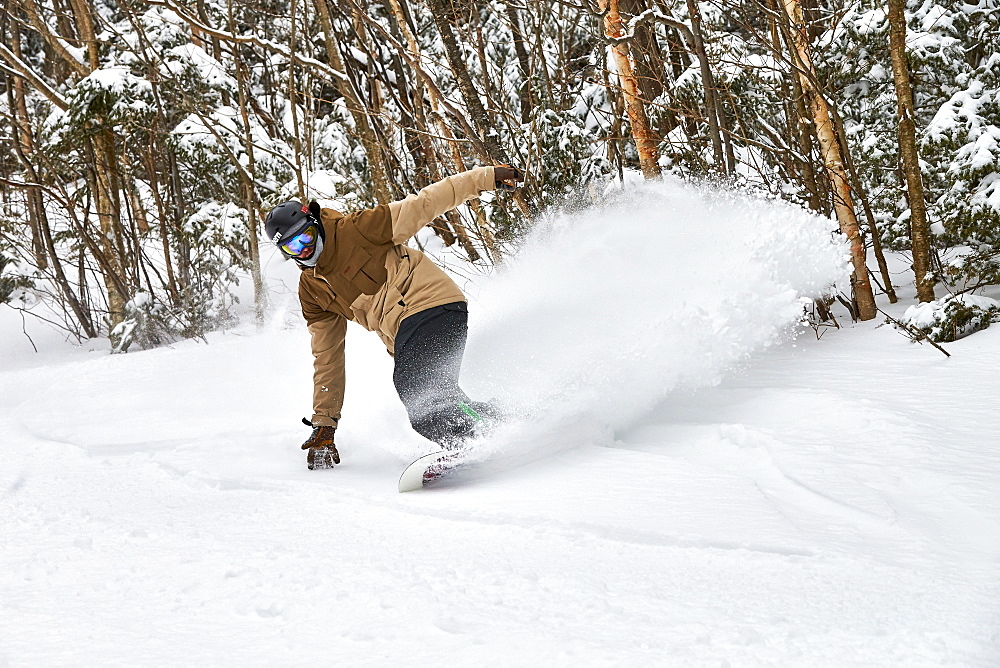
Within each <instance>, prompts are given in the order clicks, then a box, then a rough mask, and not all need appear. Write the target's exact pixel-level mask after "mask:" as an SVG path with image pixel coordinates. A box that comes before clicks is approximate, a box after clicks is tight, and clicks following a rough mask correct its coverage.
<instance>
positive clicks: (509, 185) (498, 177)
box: [493, 165, 524, 192]
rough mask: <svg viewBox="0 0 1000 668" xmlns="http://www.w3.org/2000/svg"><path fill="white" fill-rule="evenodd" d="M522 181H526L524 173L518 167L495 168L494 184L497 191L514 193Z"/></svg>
mask: <svg viewBox="0 0 1000 668" xmlns="http://www.w3.org/2000/svg"><path fill="white" fill-rule="evenodd" d="M521 181H524V172H522V171H521V170H520V169H518V168H517V167H512V166H510V165H497V166H496V167H494V168H493V183H494V187H495V189H496V190H502V191H504V192H514V191H515V190H517V184H518V183H519V182H521Z"/></svg>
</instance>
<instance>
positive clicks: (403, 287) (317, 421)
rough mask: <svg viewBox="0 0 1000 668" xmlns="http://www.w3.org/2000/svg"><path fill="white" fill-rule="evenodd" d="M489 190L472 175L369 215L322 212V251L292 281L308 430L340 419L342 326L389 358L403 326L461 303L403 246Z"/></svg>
mask: <svg viewBox="0 0 1000 668" xmlns="http://www.w3.org/2000/svg"><path fill="white" fill-rule="evenodd" d="M493 188H494V180H493V168H492V167H477V168H476V169H470V170H469V171H467V172H463V173H462V174H456V175H455V176H450V177H448V178H446V179H443V180H441V181H438V182H437V183H434V184H431V185H429V186H427V187H426V188H424V189H423V190H421V191H420V192H418V193H416V194H413V195H410V196H409V197H407V198H406V199H404V200H401V201H399V202H392V203H391V204H388V205H382V206H378V207H376V208H374V209H368V210H365V211H359V212H357V213H352V214H348V215H346V216H345V215H343V214H341V213H338V212H337V211H334V210H333V209H323V210H322V212H321V219H322V225H323V230H324V233H325V235H326V238H325V239H324V242H323V251H322V253H320V256H319V259H318V261H317V263H316V266H315V267H305V268H303V271H302V274H301V276H300V277H299V302H300V303H301V304H302V315H303V316H305V319H306V324H307V326H308V327H309V333H310V334H311V335H312V352H313V357H314V358H315V363H314V367H315V372H314V374H313V384H314V389H313V416H312V422H313V424H314V425H317V426H322V425H336V424H337V421H338V420H339V419H340V410H341V407H342V406H343V404H344V337H345V336H346V334H347V320H353V321H355V322H357V323H359V324H360V325H362V326H363V327H364V328H366V329H369V330H371V331H373V332H376V333H377V334H378V335H379V337H380V338H381V339H382V342H383V343H385V347H386V349H387V350H388V351H389V354H390V355H391V354H393V352H394V344H395V339H396V332H397V331H399V323H400V321H401V320H402V319H403V318H405V317H406V316H408V315H412V314H414V313H417V312H419V311H423V310H425V309H429V308H432V307H434V306H440V305H442V304H449V303H451V302H456V301H464V300H465V295H464V294H462V291H461V290H460V289H459V287H458V286H457V285H456V284H455V282H454V281H453V280H452V279H451V278H449V277H448V275H447V274H445V273H444V271H442V270H441V268H440V267H438V266H437V265H436V264H434V263H433V262H432V261H431V260H430V259H428V258H427V257H426V256H425V255H424V254H423V253H421V252H420V251H419V250H416V249H414V248H409V247H408V246H406V245H404V244H405V243H406V240H407V239H409V238H410V237H412V236H413V235H414V234H416V233H417V231H418V230H420V228H422V227H423V226H424V225H426V224H428V223H430V222H431V221H432V220H434V219H435V218H437V217H438V216H440V215H441V214H443V213H445V212H446V211H449V210H451V209H454V208H455V207H457V206H458V205H460V204H462V203H463V202H465V201H467V200H469V199H471V198H473V197H476V196H478V195H479V193H480V192H482V191H484V190H493Z"/></svg>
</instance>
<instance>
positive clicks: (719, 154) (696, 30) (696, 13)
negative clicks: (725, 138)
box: [687, 0, 728, 173]
mask: <svg viewBox="0 0 1000 668" xmlns="http://www.w3.org/2000/svg"><path fill="white" fill-rule="evenodd" d="M687 9H688V17H689V18H690V19H691V39H692V41H693V42H694V44H692V46H693V47H694V51H695V55H696V56H697V57H698V65H699V67H700V69H701V85H702V88H703V89H704V91H705V116H706V118H708V133H709V136H710V137H711V139H712V157H713V159H714V161H715V168H716V169H718V170H719V171H720V172H722V173H726V172H727V171H728V169H727V164H726V160H725V155H724V153H723V147H722V127H721V126H722V122H723V118H722V114H721V113H719V112H720V110H719V100H718V95H717V92H718V91H717V90H716V88H715V76H714V75H713V74H712V68H711V66H710V65H709V63H708V52H707V51H706V50H705V41H704V40H703V39H702V33H701V11H700V10H699V9H698V2H697V0H687Z"/></svg>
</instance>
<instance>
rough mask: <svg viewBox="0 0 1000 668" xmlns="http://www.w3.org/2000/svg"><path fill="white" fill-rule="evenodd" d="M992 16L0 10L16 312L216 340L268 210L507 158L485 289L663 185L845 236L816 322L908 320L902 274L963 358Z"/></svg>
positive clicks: (996, 13)
mask: <svg viewBox="0 0 1000 668" xmlns="http://www.w3.org/2000/svg"><path fill="white" fill-rule="evenodd" d="M998 4H1000V3H998V2H997V0H977V2H967V1H964V0H955V1H950V2H946V1H943V0H942V1H936V0H849V1H846V0H845V1H843V2H842V1H839V0H838V1H833V2H829V1H827V0H710V1H707V2H696V0H685V1H684V2H681V1H678V0H599V2H597V3H596V4H595V3H592V2H584V3H577V2H571V1H552V2H534V1H532V0H522V1H519V2H506V3H504V2H496V1H493V2H485V3H471V2H462V1H457V0H456V1H453V0H423V1H421V2H416V1H414V2H411V1H410V0H376V1H374V2H363V1H361V0H337V1H336V2H330V1H328V0H304V1H302V2H299V1H298V0H291V1H285V0H275V1H272V2H253V1H251V2H244V1H241V0H227V1H225V2H222V1H216V0H191V1H188V2H181V1H180V0H154V1H152V2H130V1H125V0H121V1H117V2H116V1H115V0H99V1H94V0H5V2H4V5H3V13H2V15H0V34H2V43H0V115H2V117H3V120H4V123H3V125H2V126H0V131H2V134H0V303H6V304H8V305H9V306H11V307H13V308H17V309H21V310H23V311H24V312H25V313H31V314H32V315H34V316H35V317H41V316H39V314H38V309H35V308H34V307H35V306H36V305H37V304H38V303H39V302H44V303H45V304H46V305H47V306H48V307H49V308H47V309H46V310H45V312H46V313H49V312H51V313H52V314H54V315H53V316H52V320H53V323H54V324H56V325H57V326H58V327H61V328H63V329H65V330H66V332H67V333H69V334H70V335H71V336H74V337H77V338H78V339H81V340H82V339H85V338H93V337H98V336H109V337H110V338H111V343H112V348H113V350H116V351H119V352H124V351H127V350H128V349H130V348H133V347H134V348H137V349H138V348H147V347H151V346H156V345H160V344H163V343H165V342H169V341H172V340H176V339H178V338H188V337H198V336H202V335H203V334H204V333H205V332H207V331H209V330H212V329H215V328H219V327H224V326H226V325H227V324H229V323H231V322H232V321H233V318H234V302H235V300H236V297H235V296H234V287H235V284H236V283H237V281H238V280H239V279H240V277H241V276H242V277H245V276H247V275H248V274H249V276H250V277H251V278H252V280H253V283H254V300H255V303H254V310H255V312H256V314H257V316H258V318H263V317H264V314H265V313H266V312H267V308H268V306H267V299H268V295H267V292H266V290H265V288H264V285H263V281H262V280H261V269H260V250H259V244H260V243H261V242H262V241H266V240H263V239H262V238H261V237H260V230H261V229H262V225H261V223H262V220H263V215H264V214H265V213H266V211H267V210H268V209H269V207H270V206H273V205H274V204H277V203H278V202H281V201H284V200H287V199H292V198H303V199H304V198H308V199H318V200H320V201H322V202H324V203H325V204H327V205H332V206H336V207H339V208H344V209H355V208H363V207H369V206H373V205H376V204H380V203H387V202H389V201H392V200H395V199H401V198H403V197H405V196H406V195H407V194H409V193H411V192H414V191H416V190H418V189H419V188H421V187H423V186H425V185H427V184H429V183H431V182H434V181H436V180H438V179H440V178H443V177H445V176H447V175H449V174H452V173H455V172H458V171H462V170H464V169H466V168H468V167H472V166H475V165H480V164H500V163H509V164H514V165H517V166H519V167H521V168H523V169H524V170H525V171H526V173H527V175H528V180H527V183H526V185H525V187H524V188H523V189H521V190H520V191H519V192H518V193H515V194H513V195H508V194H491V193H484V194H483V196H482V198H481V199H477V200H473V201H472V202H470V204H469V205H468V206H465V207H462V209H461V210H456V211H452V212H449V213H448V214H447V215H446V216H444V217H442V218H441V219H439V220H438V221H435V223H434V225H433V227H434V230H435V232H436V233H437V234H438V235H439V236H440V237H441V240H442V242H443V243H444V244H446V245H448V246H451V247H453V248H454V249H455V252H456V253H457V254H458V255H460V256H461V257H462V258H463V259H464V260H466V261H467V263H468V267H469V269H470V270H471V271H490V270H491V269H492V268H493V267H495V266H498V265H501V264H502V263H503V261H504V258H505V257H507V256H509V255H511V254H513V253H516V250H517V247H518V243H519V241H520V240H521V239H522V238H523V236H524V235H525V233H526V232H527V231H528V229H529V228H530V226H531V225H532V224H533V222H534V221H537V220H538V219H539V218H540V217H544V216H545V215H547V213H550V212H553V211H558V210H560V209H565V208H574V207H579V206H584V205H586V204H588V203H590V202H592V201H595V200H599V199H600V198H601V197H602V193H604V192H605V190H604V187H605V185H606V184H607V183H608V181H609V180H613V179H622V178H623V175H624V173H625V171H626V170H640V171H641V172H642V173H643V175H644V176H645V177H646V178H649V179H656V178H661V177H662V175H663V174H670V175H674V176H676V177H680V178H684V179H690V180H695V181H711V182H713V183H715V184H718V183H722V184H724V185H726V186H728V187H735V188H740V189H745V190H751V191H755V192H757V193H759V194H760V195H761V196H764V197H780V198H783V199H787V200H790V201H792V202H795V203H798V204H800V205H801V206H803V207H807V208H809V209H812V210H814V211H815V212H816V213H817V214H819V215H823V216H827V217H829V218H830V220H831V230H835V229H838V228H839V230H840V231H841V232H842V233H844V234H845V235H846V236H847V238H848V239H849V240H850V242H851V253H852V260H853V264H854V273H853V275H852V281H851V285H850V286H839V287H838V288H837V290H831V295H830V296H829V297H828V298H826V299H821V300H817V302H816V304H815V306H814V309H813V312H812V313H811V314H810V317H811V318H813V320H814V322H817V323H822V322H825V321H829V320H830V318H832V316H831V315H830V314H829V313H828V312H827V307H828V306H829V305H830V304H831V303H832V302H833V300H834V299H836V298H839V299H840V301H841V302H842V303H843V304H844V305H845V306H847V307H848V308H849V310H850V312H851V315H852V316H854V317H855V318H858V319H862V320H867V319H871V318H874V317H876V315H877V310H876V309H877V307H876V304H875V300H874V295H875V294H876V293H879V292H881V293H885V294H886V295H887V297H888V299H889V300H890V301H892V302H895V301H896V299H897V298H896V295H895V291H894V286H893V281H895V282H896V284H897V285H896V287H899V283H900V280H901V279H900V276H899V275H898V274H897V275H895V276H893V275H890V273H889V271H888V268H887V265H886V262H885V260H884V254H885V252H887V251H894V252H899V253H904V254H906V256H907V259H908V262H909V263H910V264H911V265H912V268H913V273H912V275H911V276H909V278H908V279H905V280H907V281H909V284H910V285H911V286H912V287H913V288H915V290H916V293H917V296H918V299H919V300H920V301H921V302H926V303H928V304H930V305H932V307H931V308H930V310H929V311H926V310H925V311H924V312H923V316H922V317H917V316H916V312H915V315H914V317H913V318H912V320H911V323H910V325H909V326H910V327H911V330H912V331H913V333H914V334H915V335H916V336H919V335H920V332H919V331H917V330H915V329H912V326H914V325H915V326H918V327H922V328H923V329H924V331H925V332H926V333H929V334H931V335H932V336H933V337H934V338H936V339H938V340H949V339H951V338H956V337H958V336H962V335H964V334H967V333H969V332H971V331H973V330H975V329H978V328H982V327H985V326H987V325H988V324H989V323H990V321H991V320H995V319H997V318H998V317H1000V316H998V312H1000V308H998V304H997V303H996V302H995V301H994V300H989V299H985V298H977V297H976V296H975V293H976V291H977V290H980V289H981V288H983V287H985V286H988V285H996V284H998V283H1000V81H998V79H1000V10H998ZM685 224H690V225H697V221H686V222H685ZM635 243H637V244H641V243H642V240H641V239H636V240H635ZM869 256H873V257H874V258H875V262H874V263H871V264H872V265H877V266H878V269H877V270H875V271H872V270H870V269H869V262H868V259H869ZM928 313H930V314H931V317H930V318H928V317H926V316H927V314H928ZM904 326H908V325H905V324H904Z"/></svg>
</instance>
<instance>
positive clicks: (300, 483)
mask: <svg viewBox="0 0 1000 668" xmlns="http://www.w3.org/2000/svg"><path fill="white" fill-rule="evenodd" d="M829 227H830V224H829V222H828V221H823V220H819V219H815V218H812V217H809V216H807V215H805V214H803V213H801V212H799V211H798V210H796V209H793V208H790V207H787V206H786V205H783V204H780V203H775V202H766V201H759V200H753V199H750V198H746V197H741V196H722V195H721V194H719V193H704V192H699V191H696V190H693V189H691V188H689V187H686V186H680V185H678V184H676V183H668V184H666V185H663V186H658V187H647V188H639V189H638V190H630V191H628V192H627V193H625V194H621V195H618V196H614V197H613V198H612V202H611V203H610V204H608V205H606V206H604V207H600V208H591V209H588V210H584V211H581V212H579V213H577V214H573V215H567V216H561V217H557V218H554V219H552V220H550V221H548V222H547V223H546V224H545V225H544V226H543V227H542V228H540V229H539V231H538V232H537V233H536V234H535V235H534V236H533V238H532V239H531V240H529V242H528V244H527V245H526V246H525V248H524V249H523V252H522V253H521V254H520V255H519V256H518V257H517V258H516V259H515V260H513V261H511V262H510V263H508V266H507V267H506V268H505V269H504V270H503V271H501V272H499V273H498V274H497V275H496V276H493V277H489V278H478V279H475V280H471V281H469V282H468V283H467V284H466V285H465V286H464V287H466V289H467V290H468V292H469V294H470V311H471V316H470V340H469V347H468V354H467V357H466V365H465V368H464V371H463V384H464V385H465V386H466V389H468V390H469V391H470V393H472V394H473V395H475V396H477V397H478V398H486V397H488V396H494V397H496V398H497V399H498V400H499V401H501V402H502V403H504V404H505V405H506V406H508V407H509V408H511V409H512V410H515V411H516V412H518V413H519V414H520V415H522V416H523V417H522V419H520V420H515V421H514V422H513V423H512V424H511V425H510V426H509V427H507V428H505V429H504V430H502V431H501V433H498V434H497V435H496V436H495V437H493V439H487V440H485V441H484V442H482V443H480V444H479V445H480V446H481V447H483V448H485V449H486V450H487V451H489V452H491V453H492V454H493V455H494V460H493V462H492V463H493V464H495V465H494V466H492V467H490V466H484V467H483V468H482V470H480V471H479V472H478V473H474V474H473V475H472V476H471V477H470V478H469V479H467V480H464V481H459V482H456V483H453V484H448V485H442V486H441V487H440V488H436V489H427V490H423V491H419V492H414V493H410V494H402V495H401V494H398V493H397V492H396V479H397V477H398V475H399V473H400V471H401V470H402V468H403V467H404V466H405V464H406V463H408V462H409V461H410V460H412V459H413V458H415V457H416V456H418V455H419V454H422V453H423V452H426V451H428V450H430V444H429V443H427V442H426V441H424V440H423V439H421V438H420V437H419V436H417V435H416V434H414V433H413V432H412V431H410V430H409V428H408V425H407V422H406V416H405V412H404V411H403V409H402V406H401V405H400V403H399V401H398V399H397V398H396V396H395V394H394V391H393V388H392V383H391V372H392V360H391V358H390V357H389V356H388V355H386V353H385V350H384V348H382V347H381V344H380V342H379V341H378V339H377V337H375V336H373V335H372V334H370V333H367V332H365V331H364V330H362V329H361V328H360V327H354V326H352V327H350V328H349V330H350V331H349V336H348V397H347V402H346V406H345V409H344V419H343V426H342V427H341V429H340V430H339V432H338V444H339V447H340V450H341V453H342V455H343V463H342V464H341V465H340V466H339V467H337V468H336V469H335V470H332V471H315V472H313V471H308V470H306V467H305V461H304V459H305V457H304V455H303V453H302V452H301V450H300V449H299V448H298V444H299V443H300V442H301V441H302V440H303V439H304V438H305V436H306V435H307V433H308V430H307V429H306V428H305V427H303V426H301V425H297V424H296V423H297V421H298V419H299V417H300V416H302V415H307V414H308V413H309V412H310V406H309V402H310V398H311V374H312V368H311V367H312V365H311V356H310V353H309V342H308V334H307V332H306V331H305V327H304V324H303V322H302V321H301V318H300V316H298V315H297V312H296V308H297V305H296V303H295V297H294V290H292V289H291V288H292V287H293V286H294V279H295V271H296V270H295V268H294V267H293V266H292V265H291V263H287V262H282V261H280V260H278V259H277V258H276V257H274V256H272V258H271V260H270V261H269V262H268V265H267V271H268V274H269V280H270V281H271V284H272V286H273V287H274V295H273V296H274V299H273V306H274V311H273V318H272V319H271V321H270V322H269V323H268V324H267V325H266V326H264V327H262V328H260V329H257V328H254V327H253V326H250V325H246V326H243V327H241V328H238V329H236V330H234V331H230V332H227V333H217V334H215V335H212V336H210V337H209V339H208V345H206V344H205V343H199V342H194V341H187V342H182V343H178V344H175V345H173V346H170V347H166V348H160V349H156V350H150V351H145V352H137V353H129V354H127V355H115V356H111V355H108V353H107V346H106V344H104V345H100V344H94V345H85V346H82V347H75V346H72V345H70V344H67V343H65V342H64V341H62V340H61V338H60V337H59V335H58V333H57V332H55V331H53V330H50V329H46V328H45V327H43V326H42V325H41V324H40V323H38V322H36V321H34V320H31V319H30V318H29V319H28V320H27V321H26V324H25V325H24V326H23V328H24V329H25V330H26V331H27V334H28V335H30V337H31V340H30V341H29V339H28V336H25V334H23V333H22V322H21V319H20V315H19V314H18V313H16V312H14V311H12V310H11V309H9V308H0V665H10V666H21V665H66V664H74V665H77V664H84V665H86V664H154V665H156V664H170V665H174V664H191V663H199V664H206V663H208V664H224V665H263V664H268V665H274V664H324V665H326V664H330V663H337V664H347V665H378V664H386V663H390V662H391V663H401V662H405V663H408V664H417V665H430V664H435V665H436V664H441V663H445V662H447V663H454V664H459V665H570V664H572V665H579V664H584V665H605V664H616V665H776V664H778V665H809V666H843V665H940V664H946V665H973V666H978V665H983V666H985V665H997V664H998V663H1000V624H998V621H1000V510H998V504H997V499H998V496H997V490H998V489H1000V447H998V446H1000V439H998V437H997V434H996V425H997V420H996V406H995V398H996V397H997V396H998V394H1000V380H998V375H997V374H996V373H995V369H996V368H997V367H998V364H1000V327H995V328H991V329H988V330H986V331H983V332H980V333H977V334H975V335H974V336H971V337H969V338H967V339H963V340H961V341H958V342H956V343H954V344H950V345H948V350H949V351H950V352H951V353H952V357H951V358H950V359H946V358H945V357H944V356H943V355H941V354H940V353H938V352H937V351H935V350H933V349H931V348H929V347H926V346H925V347H921V346H918V345H915V344H912V343H910V342H909V341H908V340H907V339H906V338H904V337H902V336H900V335H899V334H898V333H896V332H895V331H894V330H893V329H892V328H891V327H884V326H879V323H878V322H877V321H872V322H868V323H862V324H857V325H851V324H850V322H849V321H848V320H845V319H842V320H841V323H842V324H843V325H844V328H843V329H840V330H827V331H826V333H825V334H824V336H823V338H822V339H821V340H818V341H817V340H816V337H815V336H814V335H813V332H812V331H811V330H809V329H802V328H796V327H795V325H794V322H795V320H796V318H797V316H798V313H799V312H800V306H799V301H798V300H799V298H800V297H801V296H803V295H808V294H810V293H812V292H815V291H817V290H819V289H822V288H823V287H824V286H825V285H826V284H827V283H829V282H830V281H833V280H842V279H843V273H844V258H843V254H844V250H843V247H842V246H841V245H840V243H839V242H836V241H833V242H831V241H830V240H829V236H828V229H829ZM903 280H905V279H902V278H901V279H900V281H903ZM910 296H911V297H912V295H910ZM994 296H997V295H994ZM903 302H907V299H904V300H902V301H901V302H900V304H897V305H894V306H893V307H889V306H888V305H886V304H884V303H882V301H881V300H880V305H881V306H882V307H883V308H886V309H887V310H889V312H891V313H894V314H895V315H897V317H898V316H899V314H900V313H901V312H902V310H903V309H904V308H905V306H906V304H904V303H903ZM908 303H912V302H908ZM796 334H797V335H798V336H796ZM33 345H34V346H37V347H38V349H39V352H38V353H35V352H34V351H33Z"/></svg>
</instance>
